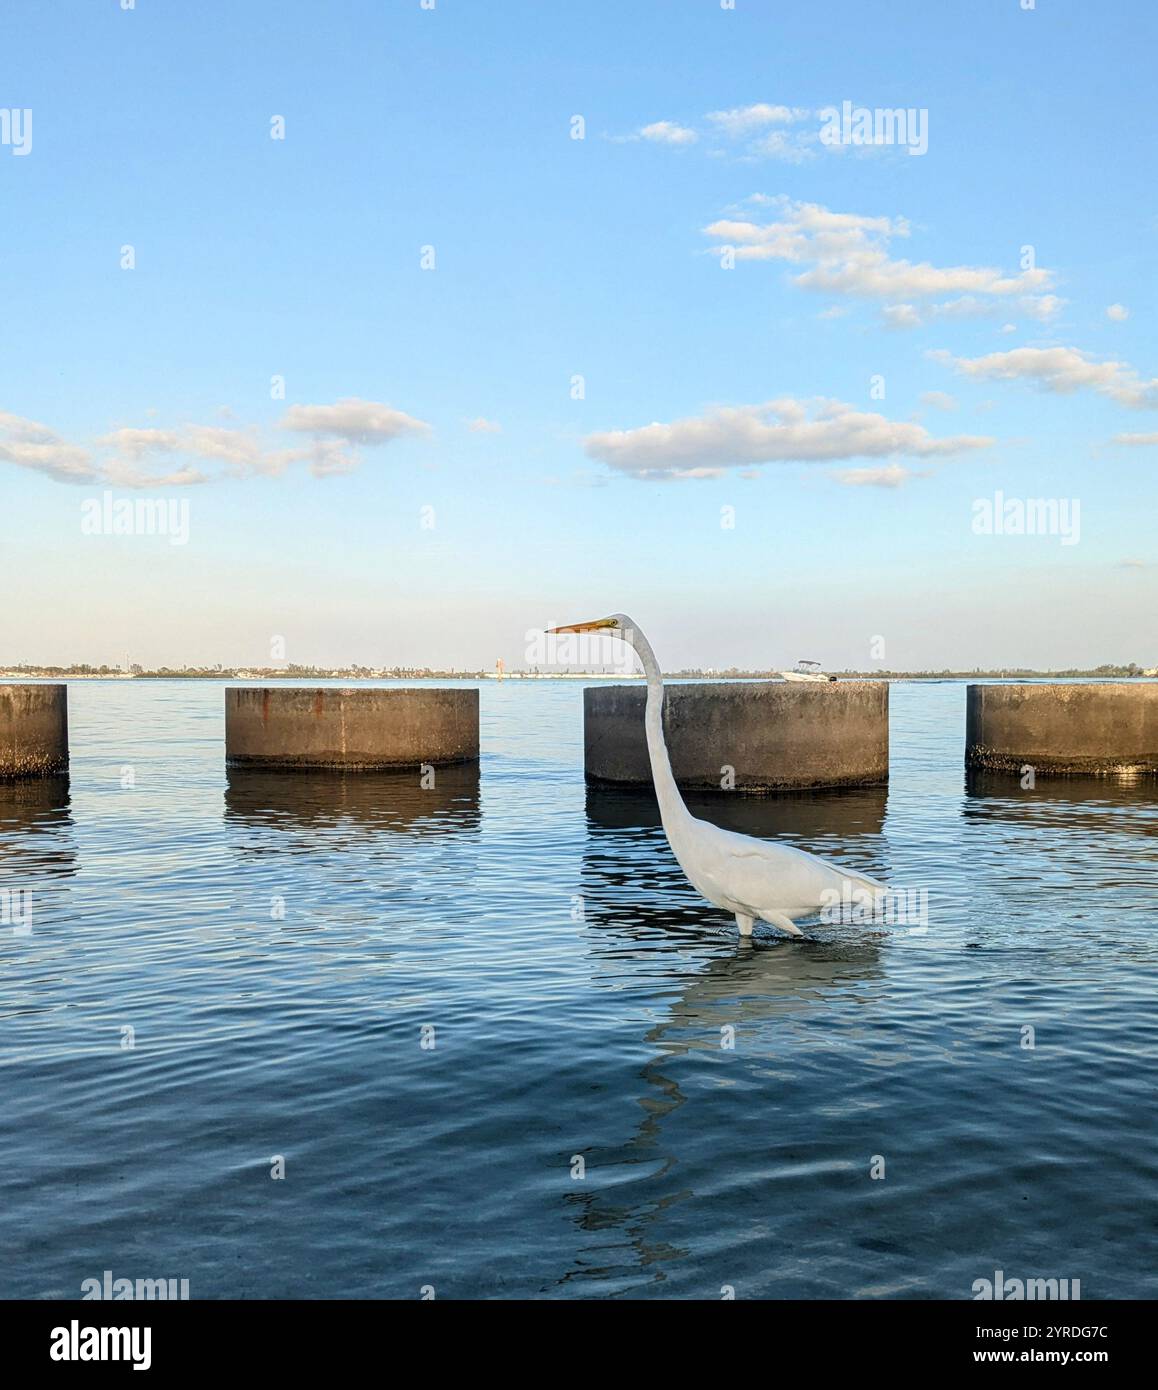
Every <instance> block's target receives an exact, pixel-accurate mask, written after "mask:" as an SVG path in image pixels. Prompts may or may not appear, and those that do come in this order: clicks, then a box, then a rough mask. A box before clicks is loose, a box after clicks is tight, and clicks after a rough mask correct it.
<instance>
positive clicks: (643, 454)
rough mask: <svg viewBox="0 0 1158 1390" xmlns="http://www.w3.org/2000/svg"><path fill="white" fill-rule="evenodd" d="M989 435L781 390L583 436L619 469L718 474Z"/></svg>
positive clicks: (945, 446)
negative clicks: (763, 398)
mask: <svg viewBox="0 0 1158 1390" xmlns="http://www.w3.org/2000/svg"><path fill="white" fill-rule="evenodd" d="M810 408H811V417H810V414H809V410H810ZM993 442H994V441H993V440H992V439H989V438H984V437H980V436H972V435H957V436H954V437H953V438H950V439H935V438H934V437H933V436H932V435H930V434H929V432H928V430H926V429H925V428H924V426H922V425H919V424H915V423H913V422H912V421H896V420H888V419H886V418H885V417H884V416H882V415H876V414H871V413H868V412H864V411H859V410H856V409H854V408H853V407H852V406H850V405H845V404H843V403H842V402H840V401H831V400H816V401H812V402H801V401H797V400H793V399H789V398H785V399H781V400H776V401H770V402H767V403H766V404H763V405H747V406H734V407H720V408H717V409H714V410H711V411H709V412H708V413H706V414H704V415H701V416H698V417H695V418H692V419H685V420H677V421H674V422H673V423H671V424H658V423H657V424H651V425H645V426H643V427H642V428H640V429H633V430H612V431H608V432H604V433H598V434H592V435H588V437H587V438H586V439H585V440H584V441H583V444H584V448H585V449H586V451H587V453H588V455H589V456H590V457H592V458H596V459H599V460H600V461H601V462H603V463H606V464H607V465H608V466H609V467H611V468H614V469H616V470H618V471H619V472H622V473H628V474H631V475H633V476H635V477H639V478H656V479H668V478H689V477H705V476H717V475H718V474H719V473H720V472H721V471H722V470H723V469H725V468H729V467H733V466H737V465H741V464H755V463H779V462H802V463H812V462H826V463H827V462H834V461H837V460H841V459H855V458H862V457H864V458H889V457H892V456H895V455H901V456H906V457H915V458H930V457H938V456H948V455H952V454H958V453H963V452H965V451H966V450H970V449H980V448H985V447H987V446H988V445H990V444H992V443H993Z"/></svg>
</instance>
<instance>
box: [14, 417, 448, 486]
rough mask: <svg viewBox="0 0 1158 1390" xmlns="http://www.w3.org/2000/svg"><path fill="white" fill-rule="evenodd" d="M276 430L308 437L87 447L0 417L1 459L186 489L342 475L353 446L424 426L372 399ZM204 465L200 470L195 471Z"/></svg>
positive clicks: (68, 478) (206, 430)
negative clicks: (285, 443)
mask: <svg viewBox="0 0 1158 1390" xmlns="http://www.w3.org/2000/svg"><path fill="white" fill-rule="evenodd" d="M281 427H282V428H283V429H286V430H290V431H292V432H295V433H298V434H305V435H308V436H309V438H308V440H307V441H306V442H305V443H304V444H300V445H298V446H296V447H294V448H269V447H267V446H266V445H265V444H264V443H263V442H262V440H261V437H260V435H259V433H258V431H257V430H256V429H253V428H247V429H241V428H229V427H225V426H222V425H183V426H181V427H180V428H178V429H159V428H152V427H148V428H140V427H135V426H127V427H121V428H118V429H115V430H112V431H110V432H109V433H107V434H103V435H100V436H99V437H98V438H97V439H96V440H95V441H94V442H93V444H92V446H91V448H89V447H84V446H81V445H77V444H70V443H68V442H67V441H65V440H62V439H60V438H58V437H57V436H56V435H55V434H54V433H53V432H52V431H51V430H50V429H49V428H48V427H47V426H46V425H41V424H38V423H37V422H36V421H34V420H25V419H23V418H22V417H20V416H16V415H9V414H5V413H3V412H0V461H2V462H7V463H13V464H16V465H17V466H18V467H22V468H31V469H34V470H36V471H38V472H42V473H46V474H48V475H49V476H50V477H53V478H57V479H59V480H60V481H64V482H104V483H106V484H107V485H109V486H111V487H128V488H149V487H153V488H158V487H166V488H172V487H186V486H191V485H194V484H199V483H207V482H212V481H214V480H216V479H219V478H222V477H250V476H255V475H259V476H266V477H274V476H277V475H278V474H281V473H283V472H285V470H286V469H287V468H288V467H290V466H291V465H292V464H295V463H306V464H308V465H309V468H310V471H311V472H312V473H313V474H314V476H315V477H319V478H320V477H326V476H329V475H331V474H334V473H348V472H350V471H352V470H353V469H355V468H357V467H358V465H359V463H360V462H361V458H360V455H359V453H358V451H357V449H356V448H355V447H354V446H356V445H368V446H373V445H381V444H385V443H389V442H390V441H391V440H393V439H396V438H398V437H400V436H401V435H405V434H414V433H422V432H425V431H426V430H428V429H429V428H430V427H429V425H427V424H425V423H424V422H423V421H421V420H416V419H414V418H413V417H412V416H409V415H405V414H403V413H402V412H401V411H398V410H394V409H392V408H391V407H390V406H387V405H381V404H379V403H377V402H375V401H360V400H357V399H352V398H351V399H347V400H342V401H338V402H337V403H336V404H335V405H305V406H292V407H291V408H290V409H289V410H288V411H287V412H286V414H285V417H284V418H283V419H282V421H281ZM201 464H210V465H213V467H212V468H211V469H209V470H206V469H204V468H202V467H200V466H198V465H201Z"/></svg>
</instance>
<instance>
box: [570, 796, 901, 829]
mask: <svg viewBox="0 0 1158 1390" xmlns="http://www.w3.org/2000/svg"><path fill="white" fill-rule="evenodd" d="M684 800H685V801H686V802H687V805H688V809H689V810H690V811H691V813H692V815H693V816H698V817H700V819H701V820H707V821H711V822H713V824H715V825H719V826H723V828H724V829H725V830H736V831H739V832H740V834H742V835H756V836H761V837H763V838H765V839H768V838H779V837H785V838H788V839H792V840H800V841H809V840H812V841H820V840H824V839H827V838H829V837H833V838H835V839H838V840H847V839H852V838H855V837H857V836H861V835H879V834H880V833H881V830H882V829H883V827H884V820H885V808H886V805H887V802H888V788H887V787H845V788H840V789H834V790H832V791H817V792H785V793H782V794H780V795H777V796H743V795H740V794H739V793H737V794H735V795H733V796H728V795H720V794H719V793H717V792H685V793H684ZM587 819H588V822H589V823H590V825H591V826H601V827H603V828H605V829H608V830H622V829H627V828H633V827H650V826H658V825H659V824H660V819H659V803H658V802H657V801H656V799H655V793H654V792H653V791H652V789H651V788H650V787H646V788H645V787H638V788H637V787H631V788H627V787H605V786H599V785H597V784H595V783H588V785H587Z"/></svg>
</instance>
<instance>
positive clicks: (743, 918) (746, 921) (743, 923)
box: [736, 912, 756, 936]
mask: <svg viewBox="0 0 1158 1390" xmlns="http://www.w3.org/2000/svg"><path fill="white" fill-rule="evenodd" d="M755 920H756V919H755V917H749V916H748V914H747V913H746V912H737V913H736V925H737V926H738V927H739V928H740V935H741V936H751V935H752V923H753V922H754V921H755Z"/></svg>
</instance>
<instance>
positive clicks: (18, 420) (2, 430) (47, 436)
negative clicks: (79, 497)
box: [0, 410, 98, 483]
mask: <svg viewBox="0 0 1158 1390" xmlns="http://www.w3.org/2000/svg"><path fill="white" fill-rule="evenodd" d="M0 461H2V462H4V463H12V464H15V465H16V467H17V468H28V469H31V471H32V472H34V473H44V474H45V475H46V476H48V477H49V478H55V479H56V480H57V481H58V482H62V483H87V482H92V481H93V480H94V479H96V478H97V477H98V473H97V470H96V468H95V467H94V465H93V463H92V460H91V457H90V455H89V451H88V450H87V449H84V448H82V447H81V446H80V445H78V444H69V443H68V442H67V441H66V440H64V439H61V438H60V437H59V436H58V435H57V434H55V433H53V431H52V430H50V429H49V428H48V426H47V425H42V424H40V423H39V421H37V420H26V419H25V418H24V417H23V416H21V415H10V414H8V413H7V412H5V411H2V410H0Z"/></svg>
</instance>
